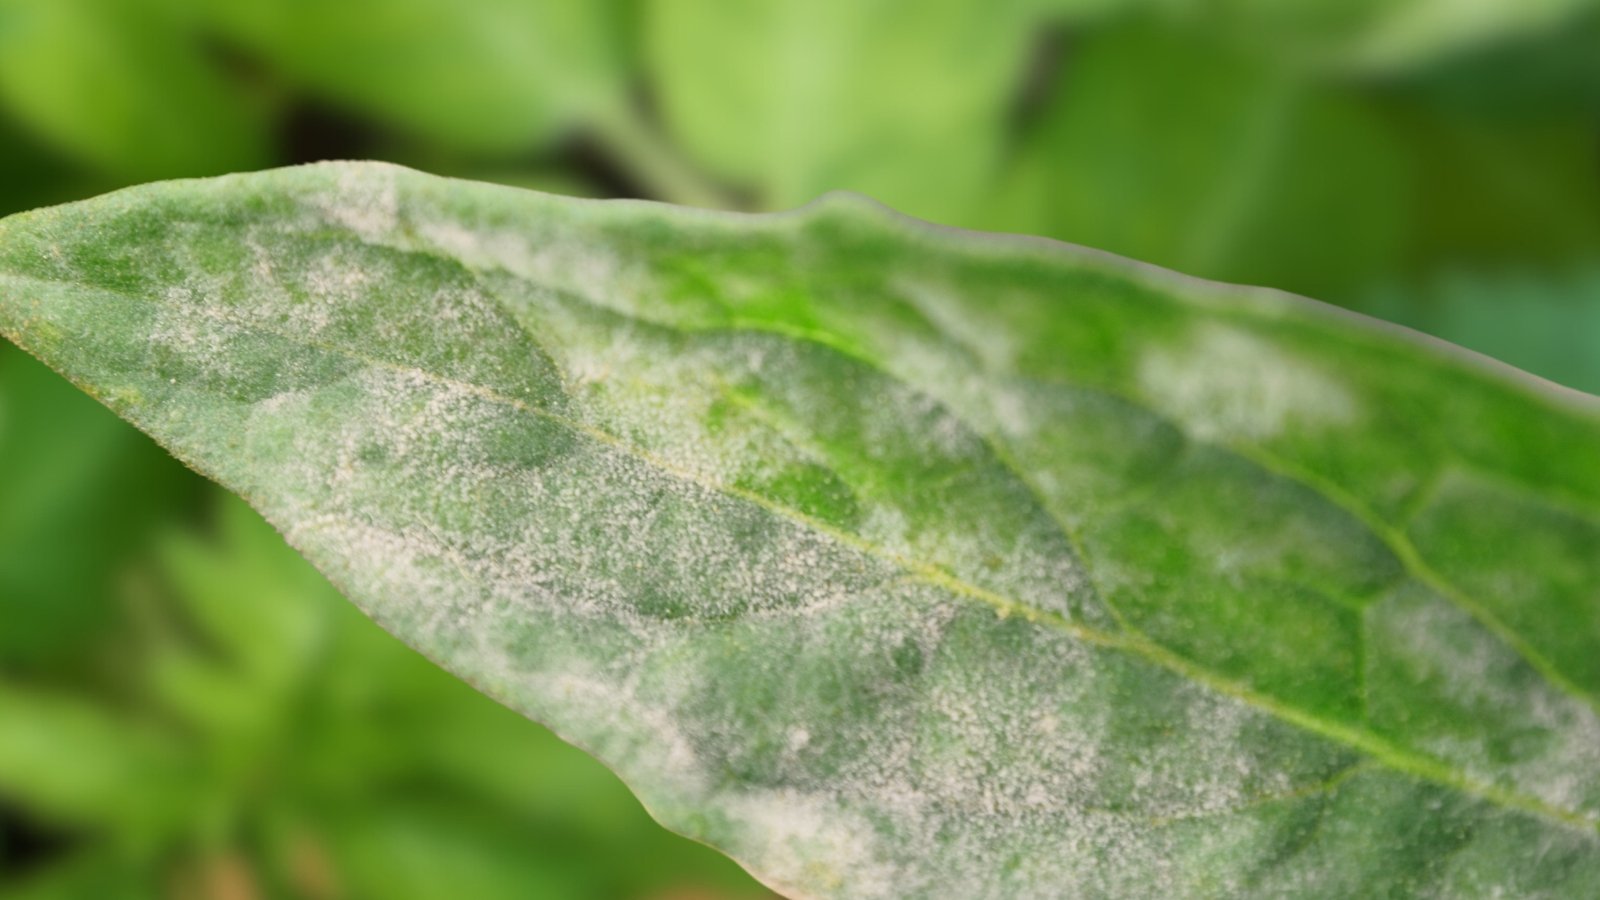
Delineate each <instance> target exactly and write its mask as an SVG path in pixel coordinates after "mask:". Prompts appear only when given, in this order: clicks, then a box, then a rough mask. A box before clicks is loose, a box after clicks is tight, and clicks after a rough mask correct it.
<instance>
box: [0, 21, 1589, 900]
mask: <svg viewBox="0 0 1600 900" xmlns="http://www.w3.org/2000/svg"><path fill="white" fill-rule="evenodd" d="M354 157H367V158H380V159H387V160H390V161H394V162H400V163H405V164H410V165H414V166H417V167H419V168H424V169H428V170H431V171H435V172H440V173H443V174H454V175H462V176H468V177H476V178H483V179H488V180H496V181H502V182H506V183H510V184H517V185H521V186H527V187H535V188H541V189H546V190H555V191H560V192H566V193H576V194H585V195H591V196H639V197H649V198H655V199H662V200H669V201H674V202H682V203H691V204H700V205H711V206H725V207H730V208H744V209H771V208H784V207H789V206H793V205H797V204H800V203H803V202H805V201H807V200H809V199H810V198H811V197H813V196H815V195H817V194H819V193H822V192H825V191H828V190H833V189H848V190H855V191H860V192H863V193H866V194H870V195H872V196H874V197H876V198H878V199H880V200H882V201H884V202H886V203H888V204H890V205H892V206H895V207H898V208H900V209H903V210H905V211H907V212H910V213H912V214H915V215H920V216H923V217H926V218H930V219H933V220H935V221H940V222H944V223H947V224H952V225H960V226H966V227H978V228H987V229H996V230H1009V231H1020V232H1027V233H1034V234H1044V235H1049V236H1053V237H1057V238H1061V239H1064V240H1069V241H1074V242H1077V243H1082V244H1086V245H1089V246H1094V247H1099V248H1103V249H1106V250H1111V251H1114V252H1117V253H1122V254H1125V255H1128V256H1132V257H1135V258H1139V259H1144V260H1148V261H1151V262H1155V263H1159V264H1162V265H1167V266H1171V267H1173V268H1177V269H1180V270H1183V271H1186V272H1190V273H1192V274H1196V275H1201V276H1205V277H1211V278H1217V279H1222V280H1228V281H1242V282H1247V283H1255V284H1262V285H1267V286H1271V287H1277V288H1282V289H1286V290H1292V291H1296V292H1300V293H1306V294H1310V295H1312V296H1316V297H1319V298H1320V299H1324V300H1328V301H1331V302H1335V303H1339V304H1342V305H1345V306H1348V307H1351V308H1355V309H1358V310H1363V311H1366V312H1369V313H1373V314H1377V315H1381V316H1384V317H1386V318H1390V319H1392V320H1395V321H1399V322H1402V323H1405V324H1409V325H1412V326H1414V327H1419V328H1422V329H1424V330H1427V331H1430V332H1432V333H1435V334H1438V335H1440V336H1442V337H1445V338H1447V339H1449V340H1452V341H1455V342H1458V343H1462V344H1465V345H1467V346H1471V347H1475V348H1477V349H1480V350H1483V351H1485V352H1488V353H1490V354H1491V355H1496V356H1499V357H1501V358H1503V359H1506V360H1508V361H1510V362H1512V363H1514V364H1516V365H1519V366H1522V367H1525V368H1528V369H1530V370H1532V371H1534V372H1537V373H1539V374H1542V375H1545V376H1546V377H1549V378H1552V379H1555V380H1557V381H1561V382H1564V383H1566V384H1569V385H1572V386H1575V387H1579V388H1582V389H1586V390H1591V391H1600V2H1597V0H1476V2H1467V0H1358V2H1352V0H1299V2H1279V0H991V2H987V3H977V2H955V0H915V2H913V0H762V2H746V0H589V2H565V3H554V2H547V3H535V2H527V0H0V171H3V172H5V177H4V180H3V182H0V212H10V211H15V210H20V209H25V208H29V207H33V206H39V205H45V204H48V203H55V202H62V201H66V200H71V199H77V198H81V197H86V196H89V195H92V194H94V193H98V192H101V191H104V190H109V189H112V188H115V187H119V186H122V185H125V184H129V183H133V182H137V181H143V180H149V179H154V178H162V177H176V176H200V175H211V174H217V173H221V172H225V171H232V170H240V169H250V168H259V167H264V166H268V165H276V164H287V163H292V162H302V161H309V160H314V159H323V158H354ZM0 472H3V473H4V475H3V477H0V623H3V624H0V896H30V897H63V896H85V897H91V896H92V897H103V896H128V895H131V896H160V897H257V896H263V897H264V896H308V897H376V896H382V897H437V896H474V897H495V896H524V897H525V896H541V897H546V896H547V897H640V896H667V894H666V893H665V892H668V891H678V892H679V893H675V894H672V896H678V897H690V896H704V897H713V896H715V897H730V896H750V895H752V894H755V893H757V892H758V889H757V888H756V887H755V886H754V885H753V884H752V883H751V882H750V881H749V880H748V879H747V878H745V877H744V876H742V875H741V874H740V873H738V872H737V870H736V869H734V868H733V867H732V866H731V864H728V863H726V862H725V861H722V860H720V859H718V858H716V857H715V856H714V855H712V854H711V853H710V852H709V851H705V850H703V849H702V848H698V847H694V846H691V845H689V844H688V843H687V842H683V841H679V840H677V839H675V838H673V837H671V836H670V835H667V834H665V833H664V832H661V831H660V830H659V829H657V828H655V827H654V826H653V825H652V824H651V823H650V822H649V821H648V819H647V818H646V817H645V816H644V814H643V812H642V811H641V810H640V809H639V808H638V806H637V804H636V803H634V802H633V801H632V800H631V798H629V797H628V796H627V795H626V793H625V791H624V790H623V789H622V788H621V786H620V785H619V784H618V783H617V782H616V781H615V779H613V778H611V777H610V776H609V775H607V774H606V773H604V772H603V771H601V770H599V768H598V767H597V766H596V765H595V764H594V763H592V762H590V761H588V760H587V758H586V757H584V756H583V755H582V754H580V753H578V752H577V751H575V750H572V749H571V748H568V747H566V746H565V745H562V744H560V742H559V741H557V740H556V739H555V738H554V737H553V736H551V735H550V734H549V733H548V732H545V731H544V730H542V729H540V728H538V727H537V726H535V725H533V724H531V723H527V722H524V721H522V720H521V719H519V718H517V717H516V716H514V715H512V714H510V713H507V712H505V711H504V710H501V709H499V708H498V707H496V706H494V705H493V704H491V703H489V702H488V701H485V700H483V699H481V698H479V697H478V696H477V695H476V694H475V693H473V692H472V691H471V690H470V689H469V688H467V687H465V686H463V685H460V684H459V683H457V682H455V681H453V680H451V679H450V678H448V677H447V676H443V675H441V674H440V673H438V672H437V671H436V670H435V669H433V668H432V667H431V666H430V665H428V664H427V663H425V662H423V661H421V660H419V659H418V658H416V657H415V656H414V655H412V654H410V653H409V652H408V651H406V650H404V649H403V648H401V647H400V646H399V645H398V644H397V643H395V642H394V641H392V640H391V639H389V638H388V637H387V636H385V635H383V634H382V633H381V632H380V631H378V630H377V629H376V627H375V626H373V625H371V624H370V623H368V622H367V621H366V620H364V619H362V618H361V617H359V616H358V615H356V614H354V613H353V612H351V611H350V610H349V609H348V608H347V606H346V605H345V604H343V603H342V602H341V601H339V600H338V598H337V597H336V596H335V595H334V594H333V593H332V592H331V590H330V589H329V588H328V587H327V586H326V584H325V583H324V582H323V581H322V580H321V579H320V578H319V577H317V576H316V575H315V574H314V573H312V572H311V571H309V569H307V567H306V566H305V564H304V563H303V562H301V561H300V560H299V559H298V558H297V557H296V556H294V555H293V554H292V553H291V552H289V551H287V550H286V549H284V548H283V546H282V544H281V542H280V541H279V540H278V539H277V538H276V537H275V536H274V535H273V534H272V533H271V532H270V530H269V529H267V528H266V527H265V526H263V525H262V524H261V523H260V522H259V521H258V520H255V519H254V518H253V516H251V514H249V513H247V512H245V511H243V510H242V509H241V508H240V507H239V505H238V504H237V503H235V502H233V501H228V500H224V499H221V498H220V497H219V496H218V493H217V492H216V491H215V489H214V488H211V487H209V486H208V485H206V484H204V483H202V482H201V480H200V479H198V478H197V477H196V476H194V475H192V474H191V473H189V472H187V471H186V470H184V469H183V468H182V467H181V466H179V465H178V464H176V463H175V462H173V461H172V460H171V459H169V458H168V457H167V456H166V455H165V454H164V453H163V452H162V451H160V450H159V449H158V448H155V447H154V446H152V445H151V444H150V443H149V442H148V441H146V440H145V439H143V438H142V437H140V436H139V435H137V434H136V433H134V432H133V431H132V430H131V429H129V428H128V427H127V426H125V425H123V424H121V423H120V422H118V421H117V420H116V419H115V418H114V417H112V416H111V415H110V414H109V413H107V412H105V411H104V410H102V409H101V408H99V407H98V406H97V405H96V404H95V403H94V402H93V401H91V400H89V399H88V398H86V397H84V396H81V395H79V394H78V392H77V391H76V390H75V389H73V388H72V387H71V386H69V385H67V384H65V383H64V382H62V381H60V380H59V379H57V378H56V377H55V376H53V375H51V374H49V373H48V372H46V371H44V370H43V369H42V367H40V366H38V365H37V364H35V363H33V362H32V361H30V360H27V359H25V358H24V357H22V355H21V354H20V353H18V352H16V351H14V350H11V349H9V348H0Z"/></svg>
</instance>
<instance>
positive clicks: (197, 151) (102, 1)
mask: <svg viewBox="0 0 1600 900" xmlns="http://www.w3.org/2000/svg"><path fill="white" fill-rule="evenodd" d="M168 6H170V4H167V3H161V2H156V0H0V106H3V107H5V109H6V110H7V111H9V112H10V113H11V114H13V115H15V116H16V117H17V119H18V120H20V121H21V122H23V123H24V124H26V125H28V126H29V127H30V128H32V129H33V130H34V131H35V132H37V133H38V134H39V135H40V136H41V137H42V138H44V139H46V140H49V141H50V142H52V143H54V144H56V145H57V146H59V147H61V148H62V149H63V150H65V151H67V152H69V153H70V154H71V155H73V156H74V157H76V158H78V159H80V160H82V161H84V162H87V163H90V164H91V165H94V166H95V167H97V168H98V169H100V170H101V171H104V172H110V173H114V174H116V175H118V176H122V177H129V178H156V177H170V176H172V175H192V174H197V173H199V174H211V173H216V172H226V171H230V170H237V169H240V168H249V167H253V166H259V165H262V164H264V163H265V161H266V160H267V158H268V157H267V149H266V143H267V135H266V131H267V129H266V122H265V117H264V116H262V115H259V114H258V113H259V111H258V110H257V109H256V104H252V103H251V102H249V98H247V97H245V96H242V93H243V92H242V91H239V90H237V89H234V88H232V87H231V86H230V85H229V83H228V81H227V79H225V78H224V77H222V73H221V71H220V67H219V66H218V65H217V63H216V62H215V61H214V60H213V59H211V58H209V57H208V56H207V55H206V54H205V53H204V52H203V50H202V47H201V43H200V41H199V40H197V39H196V38H195V37H194V36H193V35H192V34H191V33H190V31H191V30H192V28H191V25H190V23H188V22H186V21H185V19H184V17H183V16H181V15H178V14H175V13H174V12H173V11H172V10H170V9H167V8H166V7H168Z"/></svg>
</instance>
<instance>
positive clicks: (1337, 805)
mask: <svg viewBox="0 0 1600 900" xmlns="http://www.w3.org/2000/svg"><path fill="white" fill-rule="evenodd" d="M0 330H4V331H5V332H6V333H7V334H10V335H12V336H13V337H14V338H15V339H16V340H17V341H18V342H19V343H21V344H22V345H23V346H25V347H27V348H28V349H30V350H31V351H33V352H34V353H36V354H38V355H40V356H41V357H43V358H44V359H46V360H47V361H49V362H50V363H51V364H52V365H54V366H56V367H58V368H60V369H61V370H63V371H64V372H66V373H68V374H69V376H70V377H72V378H73V379H74V380H75V381H76V382H77V383H79V384H80V385H82V386H83V387H85V388H86V389H87V390H89V391H90V392H91V393H93V394H95V395H96V396H97V397H100V398H102V399H103V400H104V401H105V402H106V403H108V404H109V405H111V406H112V407H113V408H114V409H116V410H117V411H118V412H120V413H121V414H123V415H124V416H126V417H128V418H129V419H131V420H132V421H134V422H135V423H136V424H137V425H139V426H140V427H142V428H144V429H145V430H147V431H149V432H150V433H151V434H153V435H155V436H156V437H157V438H158V439H159V440H160V441H162V442H163V443H164V444H165V445H166V446H168V447H169V448H170V449H171V450H172V451H173V452H174V453H175V454H176V455H177V456H179V457H180V458H182V459H184V460H187V461H189V462H190V463H191V464H193V465H195V466H196V467H198V468H200V469H202V470H203V471H206V472H208V473H210V474H211V475H212V476H214V477H215V478H217V479H218V480H219V481H221V482H222V483H223V484H225V485H227V486H229V487H231V488H233V489H234V490H236V491H238V492H240V493H241V494H243V495H244V496H245V497H246V498H247V499H249V500H250V501H251V502H252V503H253V504H254V505H256V506H257V507H258V508H259V509H260V510H261V511H262V512H263V513H264V514H265V515H266V517H267V518H268V519H269V520H270V521H272V522H273V523H274V524H275V525H277V526H278V527H279V528H280V529H282V530H283V531H284V533H285V534H286V535H287V537H288V539H289V541H290V543H292V544H294V545H295V546H296V547H298V548H299V549H300V550H301V551H302V552H303V553H305V554H306V556H307V557H308V558H309V559H311V560H312V561H313V562H314V563H316V564H317V565H318V566H319V567H321V568H322V569H323V570H324V571H325V572H327V573H328V574H329V575H330V577H331V578H332V579H333V580H334V581H335V582H336V583H337V584H339V585H340V586H341V587H342V588H343V589H344V590H345V591H346V592H347V594H348V595H349V596H351V598H352V599H354V600H355V601H356V602H357V603H358V604H359V605H361V606H362V607H363V608H364V609H365V610H366V611H367V612H368V613H369V614H371V615H372V616H373V617H374V618H375V619H377V620H378V621H379V622H380V623H382V624H384V625H385V626H387V627H388V628H390V629H391V630H393V631H394V632H395V633H397V634H399V635H401V636H403V637H404V638H405V639H406V640H408V641H409V642H411V643H413V644H414V645H415V646H417V647H418V648H419V649H421V650H422V651H423V652H425V653H426V654H428V655H429V656H431V657H432V658H434V659H436V660H439V661H441V662H443V663H444V664H445V665H446V666H448V667H449V668H450V669H452V670H453V671H454V672H456V673H457V674H459V675H461V676H462V677H463V678H465V679H467V680H468V681H470V682H472V683H473V684H475V685H477V686H478V687H480V688H481V689H482V690H484V691H486V692H487V693H489V694H491V695H492V696H494V697H496V698H498V699H500V700H502V701H503V702H505V703H507V704H508V705H511V706H513V707H515V708H517V709H519V710H521V711H523V712H525V713H527V714H528V715H530V716H532V717H534V718H537V719H539V720H541V721H544V722H547V723H549V724H551V725H552V726H554V727H555V729H556V730H557V731H558V732H560V733H561V734H562V735H564V736H565V737H567V738H568V739H570V740H572V741H573V742H575V743H577V744H579V745H581V746H584V747H586V748H588V749H590V750H591V751H592V752H594V753H595V754H596V755H597V756H599V757H600V758H601V759H602V760H604V761H605V762H607V763H608V764H610V765H611V766H612V767H613V768H615V769H616V770H617V771H618V772H619V773H621V774H622V775H623V777H624V778H625V779H626V780H627V781H628V782H629V783H630V784H631V785H632V786H633V788H634V789H635V790H636V791H637V792H638V794H639V795H640V797H641V798H642V799H643V800H644V802H645V803H646V804H647V805H648V806H649V807H650V808H651V809H652V810H653V812H654V813H655V815H656V816H657V817H658V818H660V819H661V821H663V822H664V823H665V824H667V825H669V826H670V827H672V828H674V829H676V830H679V831H681V832H683V833H685V834H688V835H690V836H693V837H695V838H698V839H700V840H703V841H705V842H707V843H710V844H712V845H714V846H717V847H719V848H721V849H723V850H725V851H727V852H728V853H729V854H731V855H732V856H734V857H735V858H736V859H739V860H740V861H742V862H743V863H744V864H745V865H746V866H747V867H749V868H750V869H751V870H752V871H754V872H755V873H757V874H758V875H759V876H760V877H762V878H763V879H764V880H766V881H767V882H768V883H770V884H772V885H773V886H775V887H777V888H779V889H781V890H784V891H789V892H793V893H795V894H798V895H803V896H812V895H814V896H858V897H872V896H905V895H919V894H930V893H937V894H943V895H951V896H974V897H977V896H1007V897H1009V896H1019V895H1026V896H1040V895H1043V896H1059V895H1090V896H1095V895H1125V896H1150V895H1157V894H1159V895H1169V896H1194V895H1225V896H1226V895H1239V894H1254V895H1263V896H1281V895H1285V894H1301V895H1304V894H1315V895H1317V896H1330V897H1367V896H1374V895H1385V894H1401V895H1413V894H1432V895H1446V896H1450V895H1472V896H1482V895H1490V894H1494V893H1496V892H1499V893H1503V894H1508V895H1518V896H1520V895H1531V894H1543V895H1545V896H1567V897H1587V896H1589V895H1591V894H1592V892H1593V886H1594V884H1595V883H1597V880H1600V828H1597V824H1596V823H1597V821H1600V782H1597V781H1596V779H1594V778H1593V777H1592V773H1593V772H1594V771H1596V767H1597V766H1600V716H1597V708H1600V701H1597V696H1600V656H1597V655H1596V654H1595V653H1594V648H1595V647H1596V646H1597V643H1600V602H1597V599H1600V598H1597V597H1596V595H1595V586H1596V585H1597V584H1600V465H1596V464H1595V462H1596V448H1597V447H1600V411H1597V408H1596V404H1595V402H1594V401H1593V398H1587V397H1584V396H1582V395H1578V394H1574V393H1567V392H1563V391H1561V390H1560V389H1557V388H1554V387H1552V386H1549V385H1547V384H1544V383H1541V382H1537V381H1534V380H1532V379H1528V378H1526V377H1521V376H1518V375H1517V374H1516V373H1514V372H1513V371H1511V370H1509V369H1505V368H1503V367H1498V366H1495V365H1490V364H1486V363H1485V362H1484V361H1483V360H1481V359H1479V358H1477V357H1473V356H1470V355H1468V354H1463V353H1460V352H1457V351H1452V350H1450V349H1448V348H1445V347H1442V346H1440V345H1437V344H1433V343H1429V342H1426V341H1424V340H1421V339H1419V338H1417V337H1415V336H1413V335H1410V334H1409V333H1404V332H1399V331H1396V330H1394V329H1391V328H1386V327H1381V326H1378V325H1375V324H1373V323H1371V322H1369V321H1367V320H1364V319H1360V318H1357V317H1353V316H1350V315H1347V314H1340V313H1337V312H1334V311H1331V310H1329V309H1327V308H1324V307H1321V306H1319V305H1316V304H1312V303H1308V302H1304V301H1300V300H1296V299H1293V298H1290V297H1287V296H1284V295H1280V294H1274V293H1269V292H1263V291H1258V290H1250V289H1242V288H1230V287H1221V286H1216V285H1211V284H1205V283H1200V282H1195V281H1192V280H1188V279H1185V278H1182V277H1180V276H1175V275H1172V274H1170V273H1165V272H1161V271H1158V270H1153V269H1149V268H1146V267H1141V266H1138V265H1134V264H1130V263H1128V262H1125V261H1122V260H1119V259H1116V258H1112V257H1109V256H1104V255H1101V254H1097V253H1092V252H1088V251H1081V250H1075V249H1072V248H1068V247H1062V246H1059V245H1055V244H1052V243H1048V242H1041V241H1031V240H1026V239H1018V238H1003V237H990V236H982V235H976V234H971V233H964V232H951V231H943V230H937V229H933V228H930V227H927V226H923V225H920V224H916V223H913V222H909V221H905V220H902V219H899V218H897V217H895V216H892V215H889V214H887V213H885V212H884V211H882V210H881V209H879V208H877V207H875V206H872V205H871V204H868V203H865V202H863V201H860V200H857V199H852V198H850V197H842V196H841V197H834V198H831V199H829V200H826V201H824V202H820V203H818V204H815V205H813V206H811V207H808V208H807V209H806V210H804V211H802V212H798V213H793V214H788V215H782V216H772V217H759V216H756V217H752V216H732V215H712V214H704V213H693V212H687V211H681V210H676V209H672V208H669V207H662V206H656V205H650V204H640V203H596V202H592V201H577V200H570V199H562V198H556V197H548V196H544V195H539V194H534V193H529V192H522V191H516V190H511V189H506V188H500V187H491V186H487V185H477V184H472V183H467V182H455V181H447V180H443V179H436V178H432V177H429V176H424V175H421V174H417V173H414V172H410V171H406V170H401V169H396V168H393V167H388V166H383V165H377V164H339V165H325V166H315V167H308V168H302V169H293V170H284V171H278V172H271V173H265V174H260V175H247V176H237V177H229V178H223V179H217V180H212V181H199V182H180V183H172V184H163V185H155V186H149V187H144V188H137V189H133V190H131V191H127V192H123V193H119V194H114V195H111V196H109V197H106V198H102V199H99V200H94V201H89V202H87V203H82V204H77V205H72V206H66V207H60V208H56V209H52V210H45V211H41V212H36V213H30V214H25V215H22V216H18V217H14V218H11V219H8V220H5V221H4V222H3V223H0Z"/></svg>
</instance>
